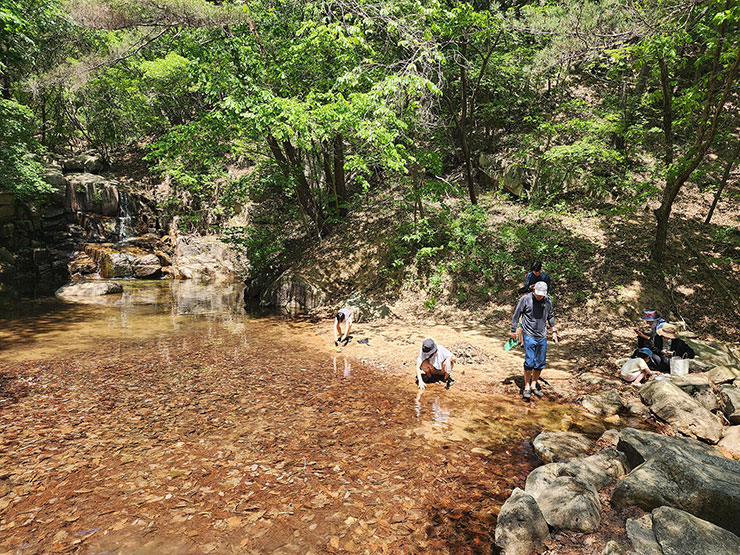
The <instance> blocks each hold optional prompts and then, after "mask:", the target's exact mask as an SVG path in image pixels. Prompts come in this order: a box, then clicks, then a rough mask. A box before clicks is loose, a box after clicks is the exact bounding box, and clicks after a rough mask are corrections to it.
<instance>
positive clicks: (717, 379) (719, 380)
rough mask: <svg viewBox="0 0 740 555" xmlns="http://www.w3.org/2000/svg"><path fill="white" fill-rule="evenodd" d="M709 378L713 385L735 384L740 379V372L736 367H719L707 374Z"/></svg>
mask: <svg viewBox="0 0 740 555" xmlns="http://www.w3.org/2000/svg"><path fill="white" fill-rule="evenodd" d="M707 377H708V378H709V380H710V381H711V382H712V383H715V384H717V385H722V384H726V383H730V382H733V381H735V380H736V379H737V378H738V377H740V370H738V369H737V368H736V367H734V366H717V367H716V368H713V369H712V370H710V371H709V372H707Z"/></svg>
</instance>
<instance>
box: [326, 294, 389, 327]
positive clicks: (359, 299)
mask: <svg viewBox="0 0 740 555" xmlns="http://www.w3.org/2000/svg"><path fill="white" fill-rule="evenodd" d="M342 307H346V308H351V309H352V311H353V312H354V314H355V321H357V322H370V321H371V320H378V319H380V318H388V317H389V316H391V314H392V313H391V309H390V308H389V307H388V306H387V305H384V304H382V303H378V302H375V301H373V300H372V299H370V298H369V297H366V296H365V295H362V294H360V293H356V294H354V295H352V296H351V297H350V298H349V299H347V300H346V301H344V302H343V303H340V305H337V308H342Z"/></svg>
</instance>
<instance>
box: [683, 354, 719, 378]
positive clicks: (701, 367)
mask: <svg viewBox="0 0 740 555" xmlns="http://www.w3.org/2000/svg"><path fill="white" fill-rule="evenodd" d="M715 366H717V365H716V364H713V363H711V362H709V361H708V360H703V359H701V358H698V357H697V358H690V359H689V372H690V373H692V374H693V373H697V372H708V371H709V370H711V369H712V368H714V367H715Z"/></svg>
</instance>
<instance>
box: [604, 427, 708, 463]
mask: <svg viewBox="0 0 740 555" xmlns="http://www.w3.org/2000/svg"><path fill="white" fill-rule="evenodd" d="M662 449H673V450H676V451H679V452H682V451H686V452H688V453H691V452H693V451H700V452H702V453H704V454H705V455H708V456H711V457H722V454H721V453H720V452H719V451H717V450H716V449H715V448H714V447H710V446H709V445H707V444H706V443H702V442H701V441H697V440H695V439H692V438H688V437H668V436H664V435H661V434H656V433H655V432H648V431H645V430H638V429H636V428H624V429H622V430H621V431H620V432H619V443H618V444H617V450H619V451H621V452H622V453H624V454H625V456H626V457H627V461H628V462H629V464H630V466H631V467H632V468H636V467H638V466H640V465H641V464H642V463H644V462H645V461H646V460H648V459H649V458H650V457H652V456H653V455H654V454H655V453H657V452H658V451H660V450H662Z"/></svg>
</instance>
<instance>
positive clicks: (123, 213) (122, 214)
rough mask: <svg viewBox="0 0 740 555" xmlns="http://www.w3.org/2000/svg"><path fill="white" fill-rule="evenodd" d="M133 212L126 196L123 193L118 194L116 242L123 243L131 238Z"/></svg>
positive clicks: (132, 233)
mask: <svg viewBox="0 0 740 555" xmlns="http://www.w3.org/2000/svg"><path fill="white" fill-rule="evenodd" d="M133 220H134V216H133V210H132V207H131V203H130V201H129V197H128V194H127V193H125V192H124V191H119V192H118V240H119V241H123V240H124V239H128V238H129V237H133V235H134V228H133Z"/></svg>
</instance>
